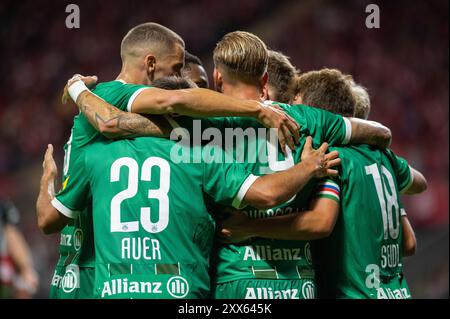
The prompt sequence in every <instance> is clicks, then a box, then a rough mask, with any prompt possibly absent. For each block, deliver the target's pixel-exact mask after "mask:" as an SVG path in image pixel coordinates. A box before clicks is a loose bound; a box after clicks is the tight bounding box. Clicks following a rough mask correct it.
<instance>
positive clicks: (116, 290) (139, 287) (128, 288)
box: [102, 278, 162, 298]
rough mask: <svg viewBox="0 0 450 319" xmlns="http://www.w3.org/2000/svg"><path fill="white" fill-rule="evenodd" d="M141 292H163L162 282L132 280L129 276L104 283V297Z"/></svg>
mask: <svg viewBox="0 0 450 319" xmlns="http://www.w3.org/2000/svg"><path fill="white" fill-rule="evenodd" d="M127 293H141V294H162V291H161V282H147V281H130V282H128V279H127V278H124V279H113V280H111V281H105V282H104V283H103V290H102V298H104V297H105V296H112V295H117V294H127Z"/></svg>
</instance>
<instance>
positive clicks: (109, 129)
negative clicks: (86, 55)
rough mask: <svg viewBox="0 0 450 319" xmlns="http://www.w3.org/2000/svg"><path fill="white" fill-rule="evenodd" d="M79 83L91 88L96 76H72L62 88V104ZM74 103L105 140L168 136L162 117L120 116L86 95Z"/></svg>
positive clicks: (89, 93)
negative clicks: (72, 87)
mask: <svg viewBox="0 0 450 319" xmlns="http://www.w3.org/2000/svg"><path fill="white" fill-rule="evenodd" d="M80 79H81V80H82V81H83V82H84V83H85V84H86V86H87V87H88V88H91V87H93V86H94V85H95V83H96V82H97V77H96V76H87V77H83V76H81V75H79V74H77V75H75V76H74V77H72V78H71V79H70V80H69V81H68V82H67V85H66V86H65V88H64V93H63V96H62V103H63V104H66V103H67V101H69V100H70V95H69V87H70V86H71V85H72V84H74V83H75V82H76V81H77V80H80ZM75 102H76V104H77V106H78V108H79V109H80V111H81V112H82V113H83V114H84V116H85V117H86V119H87V120H88V121H89V123H90V124H91V125H92V126H93V127H94V128H95V129H96V130H97V131H99V132H100V133H101V134H102V135H103V136H105V137H106V138H109V139H115V138H130V137H137V136H156V137H167V136H169V135H170V130H171V127H170V125H169V123H167V121H166V120H165V119H164V118H163V117H161V116H146V115H140V114H136V113H129V112H124V111H122V110H119V109H118V108H116V107H115V106H113V105H111V104H109V103H107V102H106V101H105V100H103V99H101V98H100V97H98V96H97V95H95V94H93V93H92V92H90V91H84V92H82V93H80V94H79V95H78V98H77V101H75Z"/></svg>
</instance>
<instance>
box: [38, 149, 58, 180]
mask: <svg viewBox="0 0 450 319" xmlns="http://www.w3.org/2000/svg"><path fill="white" fill-rule="evenodd" d="M42 168H43V169H44V173H43V174H42V175H43V176H45V177H47V178H50V179H56V177H57V176H58V167H57V166H56V162H55V159H54V158H53V145H52V144H48V146H47V150H46V151H45V155H44V162H43V163H42Z"/></svg>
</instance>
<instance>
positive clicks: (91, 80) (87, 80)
mask: <svg viewBox="0 0 450 319" xmlns="http://www.w3.org/2000/svg"><path fill="white" fill-rule="evenodd" d="M78 80H81V81H83V82H84V84H86V86H87V87H88V88H89V89H91V88H93V87H94V86H95V84H96V83H97V81H98V78H97V76H96V75H90V76H83V75H81V74H75V75H74V76H72V77H71V78H70V79H69V80H68V81H67V84H66V86H65V87H64V92H63V95H62V97H61V102H62V104H66V103H67V101H70V100H71V99H70V95H69V87H70V86H71V85H72V84H73V83H75V82H76V81H78ZM74 102H76V101H74Z"/></svg>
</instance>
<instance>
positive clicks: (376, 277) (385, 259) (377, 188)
mask: <svg viewBox="0 0 450 319" xmlns="http://www.w3.org/2000/svg"><path fill="white" fill-rule="evenodd" d="M332 149H333V148H332ZM335 150H337V151H339V157H340V158H341V161H342V165H341V168H340V170H341V172H340V178H339V179H338V180H337V181H336V182H337V184H338V188H339V187H340V204H341V206H340V213H339V217H338V220H337V223H336V226H335V227H334V230H333V233H332V234H331V236H330V237H328V238H325V239H322V240H318V241H314V242H313V244H312V245H313V246H312V252H313V257H314V264H315V266H316V271H317V275H318V276H317V286H318V288H317V289H318V293H319V297H320V298H371V299H377V298H410V297H411V295H410V292H409V290H408V286H407V284H406V281H405V280H404V278H403V273H402V232H403V230H402V223H401V217H400V213H401V210H402V209H403V208H402V206H401V203H400V195H399V193H400V192H401V191H402V190H405V189H407V188H408V187H409V185H410V183H411V182H412V178H411V171H410V167H409V166H408V163H407V162H406V161H405V160H404V159H402V158H399V157H397V156H395V155H394V154H393V153H392V151H389V150H386V151H381V150H379V149H377V148H375V147H371V146H368V145H360V146H348V147H338V148H335ZM335 186H337V185H335ZM331 191H332V187H328V192H324V190H323V189H322V190H321V191H320V192H321V193H319V194H318V195H319V197H324V196H325V197H326V196H329V195H330V194H331V195H332V192H331Z"/></svg>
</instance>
